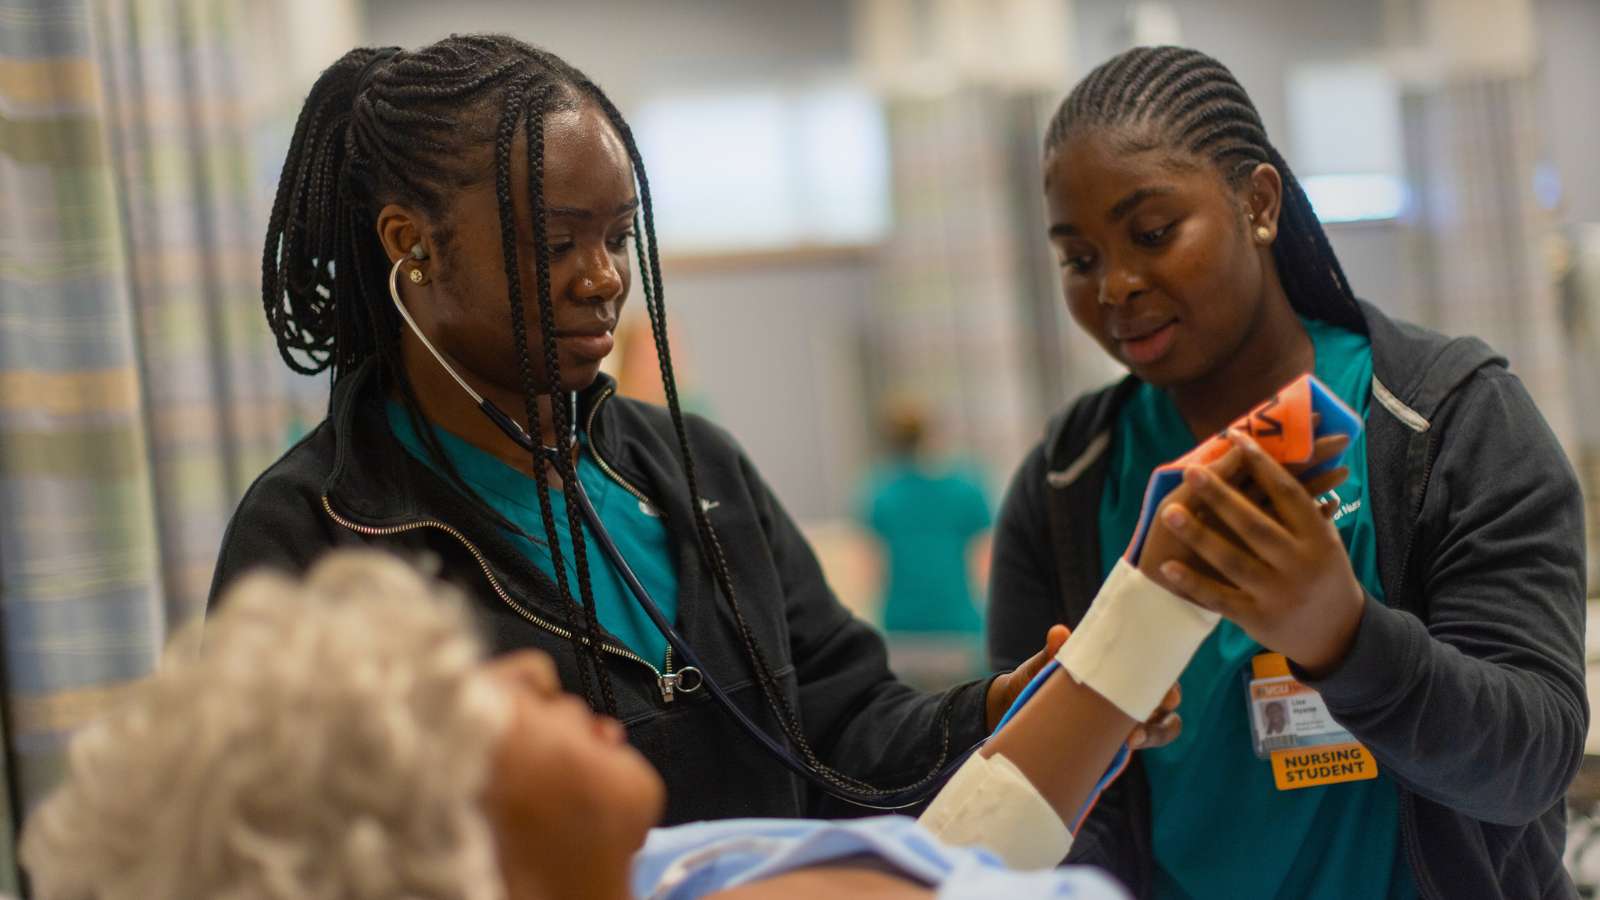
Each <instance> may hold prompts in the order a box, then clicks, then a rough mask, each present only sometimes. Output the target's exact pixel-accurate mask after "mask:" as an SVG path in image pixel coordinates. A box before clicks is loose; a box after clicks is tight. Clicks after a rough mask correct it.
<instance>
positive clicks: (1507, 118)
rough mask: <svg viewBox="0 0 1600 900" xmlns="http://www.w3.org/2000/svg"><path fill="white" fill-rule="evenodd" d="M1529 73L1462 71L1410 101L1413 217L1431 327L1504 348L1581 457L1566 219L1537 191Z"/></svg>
mask: <svg viewBox="0 0 1600 900" xmlns="http://www.w3.org/2000/svg"><path fill="white" fill-rule="evenodd" d="M1534 95H1535V91H1534V84H1533V82H1532V80H1531V79H1527V78H1503V77H1482V78H1456V79H1447V80H1444V81H1442V82H1440V83H1438V84H1431V85H1427V86H1424V87H1418V88H1414V89H1412V90H1410V91H1409V92H1408V94H1407V96H1406V97H1405V99H1404V104H1405V108H1404V111H1405V116H1404V126H1403V127H1404V135H1405V140H1406V157H1407V159H1406V166H1407V169H1408V172H1407V175H1408V180H1409V181H1410V183H1411V185H1412V190H1413V198H1412V199H1413V202H1412V204H1411V209H1410V211H1409V212H1408V214H1407V216H1406V218H1405V221H1404V224H1405V225H1406V230H1407V240H1408V241H1409V249H1410V250H1411V251H1412V254H1413V258H1414V259H1416V260H1418V261H1419V263H1421V265H1422V268H1423V270H1424V273H1423V288H1424V294H1425V305H1424V309H1423V310H1422V314H1421V316H1420V317H1421V318H1422V320H1423V322H1422V323H1423V324H1426V325H1429V326H1431V327H1433V328H1437V329H1439V330H1440V331H1443V332H1445V333H1446V334H1472V335H1477V336H1479V337H1481V338H1483V339H1484V340H1485V341H1488V342H1489V344H1490V346H1492V347H1494V348H1495V349H1496V350H1499V351H1500V352H1502V353H1504V354H1505V355H1506V357H1507V358H1508V359H1509V360H1510V361H1511V367H1512V371H1514V372H1516V373H1517V375H1518V376H1519V377H1521V379H1522V381H1523V382H1524V383H1525V384H1526V385H1527V386H1528V390H1529V392H1530V393H1532V394H1533V398H1534V400H1535V401H1537V402H1538V404H1539V409H1540V410H1541V411H1542V412H1543V413H1544V415H1545V418H1546V419H1548V420H1549V421H1550V425H1551V427H1552V428H1554V429H1555V432H1556V434H1557V435H1558V436H1559V437H1560V438H1561V439H1562V443H1563V444H1565V445H1566V447H1567V450H1568V455H1569V456H1570V455H1572V450H1573V440H1574V430H1573V419H1572V413H1573V406H1572V401H1573V399H1574V398H1573V396H1572V394H1571V390H1570V387H1571V385H1570V383H1569V380H1568V372H1567V363H1566V346H1565V337H1564V334H1563V325H1562V309H1561V298H1560V292H1559V290H1558V288H1557V283H1556V279H1557V273H1556V271H1555V269H1554V266H1553V265H1552V260H1551V254H1550V250H1551V247H1552V246H1553V242H1554V239H1555V238H1556V237H1557V231H1556V223H1555V220H1554V218H1553V217H1552V215H1551V214H1550V213H1548V212H1547V211H1545V210H1544V209H1542V208H1541V207H1540V206H1539V203H1538V199H1537V196H1536V194H1535V191H1534V184H1535V178H1534V175H1535V166H1536V164H1537V162H1538V152H1539V146H1540V145H1539V134H1538V121H1537V112H1536V111H1537V105H1536V104H1535V103H1534Z"/></svg>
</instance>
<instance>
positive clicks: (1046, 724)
mask: <svg viewBox="0 0 1600 900" xmlns="http://www.w3.org/2000/svg"><path fill="white" fill-rule="evenodd" d="M1135 724H1136V723H1135V721H1134V720H1133V718H1132V717H1130V716H1129V715H1128V714H1127V713H1124V712H1123V711H1122V710H1120V709H1118V708H1117V707H1116V705H1115V704H1113V703H1112V702H1111V701H1109V700H1107V699H1106V698H1104V697H1102V696H1100V695H1099V694H1098V693H1096V692H1095V691H1094V690H1093V689H1091V688H1089V687H1086V686H1084V685H1082V684H1079V683H1078V682H1077V680H1076V679H1074V678H1073V677H1072V676H1071V675H1068V674H1067V672H1066V671H1065V670H1063V669H1057V670H1056V671H1055V674H1054V675H1052V676H1051V677H1050V679H1049V680H1048V681H1046V682H1045V683H1044V685H1043V686H1042V687H1040V688H1039V690H1038V692H1037V693H1036V694H1034V696H1033V699H1032V700H1031V701H1030V702H1029V703H1028V704H1027V705H1026V706H1024V707H1023V708H1022V709H1021V710H1019V711H1018V712H1017V714H1016V716H1015V717H1013V718H1012V720H1011V721H1010V722H1009V723H1007V725H1006V727H1005V728H1004V729H1002V730H1001V731H1000V733H999V734H997V735H995V736H994V737H993V738H991V739H990V740H989V742H988V743H987V744H986V745H985V746H984V748H983V749H982V751H980V752H982V753H983V755H984V756H986V757H993V756H994V755H996V754H1005V757H1006V759H1008V760H1010V761H1011V762H1012V764H1013V765H1015V766H1016V767H1017V768H1018V769H1020V770H1021V771H1022V774H1023V775H1024V776H1026V777H1027V779H1028V781H1029V782H1030V783H1031V784H1032V785H1033V787H1034V789H1035V790H1037V791H1038V792H1039V794H1040V795H1041V796H1042V797H1043V798H1044V799H1045V801H1046V802H1048V803H1049V804H1050V807H1051V808H1052V809H1054V810H1055V812H1056V815H1057V816H1058V817H1059V818H1060V819H1061V821H1062V822H1063V823H1065V824H1068V825H1070V824H1071V823H1072V822H1073V820H1074V819H1075V818H1076V817H1077V815H1078V812H1079V811H1080V810H1081V809H1083V807H1084V805H1085V804H1087V803H1088V802H1089V800H1090V799H1091V796H1092V795H1093V793H1094V790H1095V787H1096V786H1097V785H1098V784H1099V782H1100V779H1101V776H1102V774H1103V773H1104V772H1105V770H1106V768H1107V767H1108V766H1109V765H1111V762H1112V760H1113V759H1114V758H1115V757H1116V755H1117V751H1118V750H1120V749H1121V748H1122V745H1123V743H1124V742H1125V741H1126V740H1127V738H1128V733H1129V732H1130V731H1131V730H1132V729H1133V727H1134V725H1135Z"/></svg>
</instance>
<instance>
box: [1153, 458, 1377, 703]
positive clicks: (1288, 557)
mask: <svg viewBox="0 0 1600 900" xmlns="http://www.w3.org/2000/svg"><path fill="white" fill-rule="evenodd" d="M1228 437H1229V439H1230V440H1232V441H1233V443H1234V445H1235V449H1236V450H1237V451H1240V452H1241V453H1242V456H1243V459H1244V464H1245V468H1246V470H1247V471H1248V473H1249V478H1250V480H1251V482H1252V483H1253V484H1254V486H1255V487H1257V488H1259V489H1260V490H1261V491H1262V493H1263V494H1264V495H1265V496H1266V499H1267V501H1268V502H1269V503H1270V504H1271V508H1272V514H1270V515H1269V514H1268V513H1267V512H1266V511H1265V510H1264V509H1263V508H1262V507H1261V506H1259V505H1258V504H1256V503H1253V502H1251V500H1250V499H1249V498H1248V497H1247V496H1245V494H1243V493H1241V492H1240V491H1239V490H1238V489H1237V488H1235V487H1234V486H1232V485H1230V484H1227V483H1226V482H1225V481H1223V480H1221V479H1219V478H1217V477H1216V476H1215V475H1214V474H1212V473H1211V472H1210V471H1208V470H1207V469H1206V468H1204V467H1195V468H1192V469H1189V470H1188V471H1187V472H1185V473H1184V484H1185V486H1187V487H1189V488H1190V489H1191V492H1192V496H1191V499H1190V500H1189V503H1190V504H1192V508H1191V506H1189V505H1184V504H1172V505H1169V506H1166V507H1164V508H1163V509H1162V511H1161V519H1162V523H1163V524H1164V525H1165V526H1166V527H1167V528H1169V529H1171V531H1172V533H1173V534H1174V535H1175V536H1176V537H1177V538H1178V539H1179V540H1181V541H1182V542H1183V543H1184V544H1185V545H1187V546H1188V547H1189V549H1190V550H1191V551H1192V552H1193V553H1194V555H1195V556H1197V557H1198V558H1199V559H1200V560H1202V561H1204V562H1205V563H1206V564H1208V565H1209V566H1210V567H1211V568H1212V569H1213V570H1215V572H1216V573H1217V574H1218V575H1220V576H1221V578H1220V579H1219V578H1215V577H1212V576H1211V575H1208V574H1206V573H1203V572H1201V571H1199V570H1198V569H1197V568H1196V567H1194V566H1192V565H1189V564H1188V563H1186V562H1184V561H1181V560H1177V559H1172V560H1168V561H1166V562H1164V563H1162V564H1161V567H1160V571H1161V574H1162V575H1163V576H1164V580H1165V581H1166V582H1167V583H1169V584H1171V585H1172V586H1173V587H1174V588H1176V590H1177V592H1178V593H1179V594H1181V595H1183V596H1185V597H1187V598H1188V599H1190V600H1191V601H1193V602H1195V603H1197V604H1199V605H1200V606H1203V607H1205V608H1206V609H1210V610H1213V611H1215V612H1217V613H1220V614H1222V615H1223V616H1226V617H1227V618H1228V619H1230V620H1232V621H1233V622H1234V623H1235V624H1237V625H1238V626H1239V627H1240V628H1242V629H1244V631H1245V633H1246V634H1248V635H1250V637H1252V638H1254V639H1255V640H1256V641H1257V642H1258V643H1260V644H1261V645H1262V646H1264V647H1266V648H1267V649H1269V650H1275V651H1277V652H1279V653H1282V654H1283V655H1284V656H1287V657H1288V658H1289V659H1291V660H1293V661H1294V662H1295V663H1296V664H1297V665H1299V666H1300V667H1301V668H1303V669H1305V670H1307V671H1308V672H1309V673H1311V675H1312V676H1313V677H1316V676H1319V675H1323V674H1326V673H1327V672H1329V671H1331V670H1332V669H1333V668H1334V667H1335V666H1336V665H1338V663H1339V662H1340V661H1341V660H1343V659H1344V656H1345V654H1346V653H1347V652H1348V651H1349V649H1350V644H1351V643H1352V642H1353V641H1354V640H1355V634H1356V629H1357V627H1359V626H1360V624H1361V611H1362V609H1363V608H1364V605H1365V603H1366V595H1365V592H1364V591H1363V589H1362V587H1361V583H1360V582H1359V581H1358V580H1357V579H1356V576H1355V572H1354V571H1353V570H1352V569H1351V568H1350V558H1349V556H1348V555H1347V553H1346V551H1345V548H1344V543H1343V542H1342V541H1340V540H1339V533H1338V531H1337V530H1336V529H1335V528H1334V526H1333V522H1332V521H1331V520H1330V516H1329V515H1328V511H1327V509H1326V508H1325V507H1324V506H1323V505H1321V504H1319V503H1318V502H1317V501H1316V500H1315V499H1313V496H1312V495H1311V493H1309V491H1308V489H1307V487H1305V486H1302V485H1301V484H1300V483H1299V482H1298V481H1296V480H1295V476H1294V475H1293V474H1291V473H1290V472H1289V470H1287V469H1285V468H1284V467H1283V466H1281V465H1279V464H1278V463H1277V462H1276V461H1275V460H1273V459H1272V458H1271V457H1270V456H1268V455H1267V454H1266V452H1265V451H1264V450H1262V449H1261V447H1260V446H1259V445H1258V444H1256V442H1255V441H1254V440H1253V439H1251V437H1250V436H1249V435H1248V434H1245V433H1244V432H1241V431H1237V430H1234V431H1230V432H1229V433H1228ZM1231 452H1233V451H1230V453H1231ZM1345 474H1346V473H1345V471H1344V470H1342V469H1341V470H1337V471H1336V472H1334V473H1330V477H1331V476H1332V475H1339V476H1340V480H1342V478H1343V476H1344V475H1345ZM1326 480H1328V479H1327V478H1319V479H1318V482H1319V486H1320V483H1321V482H1324V481H1326ZM1323 490H1326V488H1323ZM1321 492H1322V491H1318V493H1321ZM1202 511H1203V514H1202ZM1213 516H1214V517H1215V520H1216V523H1218V524H1211V523H1209V522H1208V521H1207V519H1208V518H1209V517H1213ZM1218 525H1221V526H1224V527H1225V528H1226V530H1227V532H1228V534H1224V531H1223V528H1221V527H1218ZM1141 561H1142V560H1141Z"/></svg>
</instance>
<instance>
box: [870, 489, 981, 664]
mask: <svg viewBox="0 0 1600 900" xmlns="http://www.w3.org/2000/svg"><path fill="white" fill-rule="evenodd" d="M859 515H860V518H861V520H862V521H863V522H864V523H865V524H866V525H867V527H868V528H870V529H871V530H872V531H873V533H875V534H876V535H877V536H878V537H879V539H881V540H882V541H883V545H884V549H885V551H886V552H885V555H886V557H887V563H888V564H887V578H886V579H885V588H884V597H883V627H884V630H886V631H900V632H907V631H918V632H947V633H950V632H953V633H957V634H966V635H977V634H980V633H981V632H982V630H983V617H982V615H981V614H980V613H979V611H978V604H977V602H976V598H975V597H974V596H973V591H972V573H971V571H969V569H968V566H967V551H968V549H969V548H970V547H971V546H972V541H973V539H974V538H976V537H977V536H978V535H980V534H983V533H984V532H985V531H987V530H988V528H989V526H990V524H991V517H990V510H989V501H988V498H987V497H986V496H985V493H984V489H983V485H982V484H981V483H980V482H979V480H978V478H977V476H976V475H974V474H972V473H970V472H969V471H967V470H965V469H963V468H960V467H953V468H949V469H946V470H943V471H933V470H929V469H926V468H924V467H922V466H919V465H917V464H916V463H915V462H911V461H897V462H894V463H890V464H887V465H885V466H884V467H883V468H882V469H880V470H879V471H877V472H875V473H873V475H872V476H871V477H870V478H869V479H868V482H867V486H866V489H865V491H864V496H863V498H862V501H861V510H860V513H859Z"/></svg>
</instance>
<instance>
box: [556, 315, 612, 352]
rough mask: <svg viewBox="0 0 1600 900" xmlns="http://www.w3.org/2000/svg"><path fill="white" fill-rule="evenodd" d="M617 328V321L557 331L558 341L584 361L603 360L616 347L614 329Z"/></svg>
mask: <svg viewBox="0 0 1600 900" xmlns="http://www.w3.org/2000/svg"><path fill="white" fill-rule="evenodd" d="M616 327H617V323H616V322H615V321H612V322H602V323H600V324H597V325H586V326H583V327H581V328H560V329H556V332H555V335H556V340H558V341H560V342H561V344H562V346H564V347H566V348H568V349H569V350H571V351H572V352H573V354H575V355H576V356H579V357H581V358H584V359H591V360H601V359H605V358H606V357H607V356H609V355H610V354H611V350H612V348H613V347H615V346H616V343H617V341H616V338H615V337H614V336H613V335H612V333H611V331H612V329H614V328H616Z"/></svg>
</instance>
